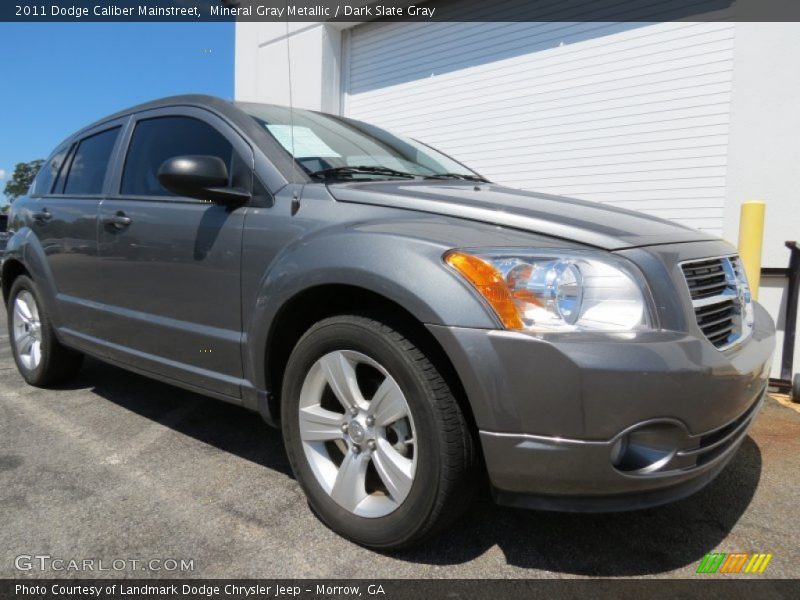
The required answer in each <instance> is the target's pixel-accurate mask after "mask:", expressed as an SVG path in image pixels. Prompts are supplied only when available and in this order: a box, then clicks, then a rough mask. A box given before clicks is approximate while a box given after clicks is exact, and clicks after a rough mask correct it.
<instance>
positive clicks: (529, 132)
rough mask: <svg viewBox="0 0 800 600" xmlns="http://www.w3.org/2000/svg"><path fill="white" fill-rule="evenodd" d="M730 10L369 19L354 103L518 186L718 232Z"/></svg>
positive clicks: (347, 77) (350, 86)
mask: <svg viewBox="0 0 800 600" xmlns="http://www.w3.org/2000/svg"><path fill="white" fill-rule="evenodd" d="M733 36H734V26H733V24H732V23H725V22H722V23H690V22H676V23H659V24H642V23H621V24H620V23H617V24H615V23H420V24H408V23H405V24H397V23H384V24H380V23H375V24H365V25H361V26H358V27H356V28H355V29H353V30H352V31H351V33H350V35H349V37H348V39H347V40H346V46H345V48H346V54H345V56H346V58H345V70H344V83H345V97H344V107H345V108H344V111H345V114H346V115H348V116H351V117H354V118H357V119H363V120H365V121H370V122H373V123H375V124H378V125H382V126H384V127H386V128H388V129H391V130H394V131H397V132H398V133H403V134H406V135H410V136H412V137H415V138H417V139H420V140H422V141H425V142H427V143H430V144H431V145H433V146H436V147H438V148H440V149H442V150H443V151H445V152H447V153H448V154H451V155H453V156H454V157H456V158H458V159H460V160H461V161H463V162H464V163H466V164H467V165H469V166H471V167H473V168H474V169H476V170H477V171H479V172H480V173H482V174H483V175H484V176H486V177H488V178H489V179H491V180H493V181H496V182H498V183H503V184H507V185H510V186H514V187H520V188H525V189H533V190H539V191H543V192H548V193H556V194H564V195H569V196H576V197H579V198H586V199H590V200H597V201H600V202H607V203H609V204H614V205H617V206H622V207H626V208H632V209H635V210H642V211H645V212H649V213H652V214H656V215H659V216H662V217H665V218H669V219H674V220H676V221H679V222H681V223H685V224H687V225H689V226H692V227H696V228H699V229H703V230H706V231H709V232H711V233H714V234H717V235H721V234H722V214H723V202H724V197H725V175H726V155H727V142H728V124H729V118H730V94H731V78H732V66H733V48H734V39H733Z"/></svg>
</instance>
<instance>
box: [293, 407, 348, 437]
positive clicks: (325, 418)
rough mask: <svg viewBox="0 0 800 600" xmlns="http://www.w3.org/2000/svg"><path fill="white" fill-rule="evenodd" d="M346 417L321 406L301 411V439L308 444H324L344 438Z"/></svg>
mask: <svg viewBox="0 0 800 600" xmlns="http://www.w3.org/2000/svg"><path fill="white" fill-rule="evenodd" d="M343 422H344V416H343V415H341V414H339V413H335V412H333V411H330V410H325V409H324V408H322V407H321V406H320V405H319V404H317V405H315V406H307V407H306V408H301V409H300V437H301V438H302V439H303V440H304V441H306V442H324V441H327V440H338V439H341V437H342V423H343Z"/></svg>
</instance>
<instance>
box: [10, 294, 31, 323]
mask: <svg viewBox="0 0 800 600" xmlns="http://www.w3.org/2000/svg"><path fill="white" fill-rule="evenodd" d="M23 306H24V307H25V308H24V309H23ZM14 316H15V317H17V318H18V319H19V320H20V321H22V322H23V323H25V324H27V325H30V324H31V313H30V310H29V309H28V306H27V305H25V304H23V303H22V301H21V300H20V299H19V298H17V301H16V302H15V303H14Z"/></svg>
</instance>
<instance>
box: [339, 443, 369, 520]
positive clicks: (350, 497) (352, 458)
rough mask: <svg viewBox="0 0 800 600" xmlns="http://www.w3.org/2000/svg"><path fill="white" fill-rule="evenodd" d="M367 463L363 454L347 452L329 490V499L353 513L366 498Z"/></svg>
mask: <svg viewBox="0 0 800 600" xmlns="http://www.w3.org/2000/svg"><path fill="white" fill-rule="evenodd" d="M368 463H369V461H368V459H367V457H366V455H365V454H355V453H353V452H348V453H347V454H346V455H345V457H344V460H343V461H342V464H341V466H340V467H339V472H338V473H337V474H336V480H335V481H334V482H333V488H332V489H331V498H333V499H334V500H335V501H336V502H338V503H339V504H341V505H342V506H343V507H344V508H346V509H347V510H349V511H351V512H354V511H355V510H356V508H357V507H358V505H359V504H361V502H362V501H363V500H364V499H365V498H366V497H367V489H366V479H367V465H368Z"/></svg>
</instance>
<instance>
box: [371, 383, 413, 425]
mask: <svg viewBox="0 0 800 600" xmlns="http://www.w3.org/2000/svg"><path fill="white" fill-rule="evenodd" d="M368 413H369V414H370V415H371V416H373V417H375V423H376V424H377V425H380V426H381V427H385V426H386V425H390V424H391V423H394V422H395V421H398V420H400V419H402V418H403V417H406V416H408V405H407V404H406V399H405V397H404V396H403V392H402V391H401V390H400V386H398V385H397V383H396V382H395V380H394V379H392V378H391V377H387V378H386V379H384V380H383V383H382V384H381V385H380V387H379V388H378V391H377V392H375V395H374V396H373V397H372V401H371V402H370V406H369V411H368Z"/></svg>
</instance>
